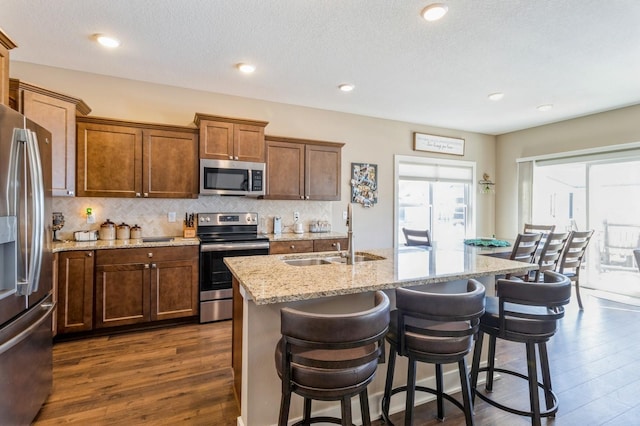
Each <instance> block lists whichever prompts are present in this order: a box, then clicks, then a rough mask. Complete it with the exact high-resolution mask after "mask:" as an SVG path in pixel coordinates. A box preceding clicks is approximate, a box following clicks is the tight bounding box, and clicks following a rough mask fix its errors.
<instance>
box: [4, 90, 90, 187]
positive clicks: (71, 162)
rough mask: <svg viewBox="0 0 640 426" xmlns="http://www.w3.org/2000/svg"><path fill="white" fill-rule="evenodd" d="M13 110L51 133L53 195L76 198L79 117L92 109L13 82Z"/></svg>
mask: <svg viewBox="0 0 640 426" xmlns="http://www.w3.org/2000/svg"><path fill="white" fill-rule="evenodd" d="M10 97H11V104H12V107H13V108H15V109H16V110H17V111H19V112H21V113H22V114H24V115H25V116H26V117H27V118H29V119H31V120H33V121H35V122H36V123H38V124H39V125H41V126H42V127H44V128H46V129H47V130H49V131H50V132H51V138H52V141H51V143H52V149H51V153H52V168H53V176H52V194H53V195H54V196H66V197H73V196H74V195H75V188H76V116H79V115H87V114H89V112H91V108H89V106H88V105H87V104H86V103H84V101H83V100H82V99H78V98H74V97H71V96H68V95H63V94H61V93H57V92H53V91H51V90H47V89H44V88H42V87H38V86H35V85H33V84H30V83H26V82H24V81H20V80H16V79H11V80H10Z"/></svg>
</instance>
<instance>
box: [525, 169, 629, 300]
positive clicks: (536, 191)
mask: <svg viewBox="0 0 640 426" xmlns="http://www.w3.org/2000/svg"><path fill="white" fill-rule="evenodd" d="M548 163H550V164H545V163H544V162H540V164H539V163H536V167H535V169H534V179H533V182H534V184H533V203H532V206H533V207H532V213H533V215H532V220H533V222H534V223H541V224H555V225H556V229H560V230H564V229H567V230H570V229H573V230H585V229H594V230H595V233H594V236H593V238H592V240H591V243H590V244H589V252H588V257H587V265H586V272H587V274H586V277H585V280H584V282H583V280H582V279H581V284H582V285H584V286H586V287H591V288H595V289H599V290H605V291H609V292H613V293H619V294H625V295H630V296H636V297H640V273H639V270H638V266H637V264H636V262H635V260H634V257H633V249H634V248H638V247H640V160H638V159H637V158H633V157H631V158H629V157H627V158H624V157H622V158H608V159H594V160H591V161H589V160H588V159H585V160H583V161H577V162H569V163H565V164H562V163H559V161H557V160H556V161H553V162H551V161H550V162H548Z"/></svg>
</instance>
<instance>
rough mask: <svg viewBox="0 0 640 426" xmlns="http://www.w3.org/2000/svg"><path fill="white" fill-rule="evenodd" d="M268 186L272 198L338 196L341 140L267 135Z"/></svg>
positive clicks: (268, 196) (333, 198)
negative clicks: (332, 140) (325, 140)
mask: <svg viewBox="0 0 640 426" xmlns="http://www.w3.org/2000/svg"><path fill="white" fill-rule="evenodd" d="M265 140H266V143H265V145H266V162H267V178H266V181H267V187H266V195H265V198H269V199H274V200H323V201H337V200H340V186H341V185H340V183H341V182H340V171H341V152H342V147H343V146H344V144H343V143H335V142H324V141H313V140H306V139H294V138H286V137H280V136H266V137H265Z"/></svg>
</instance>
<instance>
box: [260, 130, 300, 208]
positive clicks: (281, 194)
mask: <svg viewBox="0 0 640 426" xmlns="http://www.w3.org/2000/svg"><path fill="white" fill-rule="evenodd" d="M266 147H267V177H266V181H267V184H266V194H265V198H270V199H274V200H302V199H304V147H305V146H304V145H303V144H297V143H289V142H278V141H267V142H266Z"/></svg>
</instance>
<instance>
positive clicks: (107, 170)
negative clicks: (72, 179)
mask: <svg viewBox="0 0 640 426" xmlns="http://www.w3.org/2000/svg"><path fill="white" fill-rule="evenodd" d="M77 131H78V161H77V167H76V171H77V181H78V191H77V192H78V196H82V197H131V198H135V197H138V198H197V197H198V134H197V132H198V130H197V129H195V128H192V127H181V126H169V125H159V124H149V123H137V122H128V121H119V120H113V119H109V118H96V117H78V126H77Z"/></svg>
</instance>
